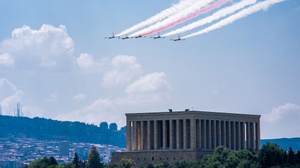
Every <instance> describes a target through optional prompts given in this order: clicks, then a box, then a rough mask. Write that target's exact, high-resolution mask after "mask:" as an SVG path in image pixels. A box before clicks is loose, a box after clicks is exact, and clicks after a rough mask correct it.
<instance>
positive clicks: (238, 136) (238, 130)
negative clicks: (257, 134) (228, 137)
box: [236, 121, 241, 150]
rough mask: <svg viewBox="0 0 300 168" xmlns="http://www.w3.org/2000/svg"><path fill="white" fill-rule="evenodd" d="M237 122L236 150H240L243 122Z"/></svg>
mask: <svg viewBox="0 0 300 168" xmlns="http://www.w3.org/2000/svg"><path fill="white" fill-rule="evenodd" d="M237 123H238V124H237V135H236V136H237V138H236V139H237V142H236V146H237V148H236V150H240V149H241V124H240V122H239V121H238V122H237Z"/></svg>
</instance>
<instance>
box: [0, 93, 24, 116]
mask: <svg viewBox="0 0 300 168" xmlns="http://www.w3.org/2000/svg"><path fill="white" fill-rule="evenodd" d="M24 95H25V93H24V92H23V91H21V90H18V91H16V93H15V94H13V95H11V96H9V97H6V98H4V99H3V100H2V101H1V105H2V114H6V115H12V114H13V110H14V107H15V106H16V104H17V102H20V100H21V99H22V97H23V96H24Z"/></svg>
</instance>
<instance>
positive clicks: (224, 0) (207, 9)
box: [142, 0, 233, 36]
mask: <svg viewBox="0 0 300 168" xmlns="http://www.w3.org/2000/svg"><path fill="white" fill-rule="evenodd" d="M232 1H233V0H218V1H216V2H214V3H213V4H211V5H208V6H207V7H205V8H203V9H200V10H198V11H197V12H195V13H192V14H190V15H188V16H186V17H184V18H181V19H179V20H177V21H176V22H173V23H171V24H168V25H167V26H164V27H161V28H159V29H156V30H153V31H150V32H148V33H145V34H143V35H142V36H147V35H149V34H153V33H156V32H159V31H162V30H165V29H168V28H171V27H174V26H175V25H177V24H180V23H183V22H185V21H187V20H190V19H192V18H194V17H197V16H199V15H201V14H205V13H207V12H210V11H211V10H213V9H216V8H219V7H221V6H222V5H224V4H226V3H228V2H232Z"/></svg>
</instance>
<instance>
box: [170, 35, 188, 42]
mask: <svg viewBox="0 0 300 168" xmlns="http://www.w3.org/2000/svg"><path fill="white" fill-rule="evenodd" d="M170 40H173V41H179V40H185V39H181V38H180V35H178V38H176V39H170Z"/></svg>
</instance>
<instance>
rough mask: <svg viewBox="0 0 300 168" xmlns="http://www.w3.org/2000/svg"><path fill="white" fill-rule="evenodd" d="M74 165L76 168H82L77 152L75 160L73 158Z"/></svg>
mask: <svg viewBox="0 0 300 168" xmlns="http://www.w3.org/2000/svg"><path fill="white" fill-rule="evenodd" d="M72 163H73V165H74V166H75V168H81V165H80V161H79V157H78V155H77V152H75V154H74V158H73V161H72Z"/></svg>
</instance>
